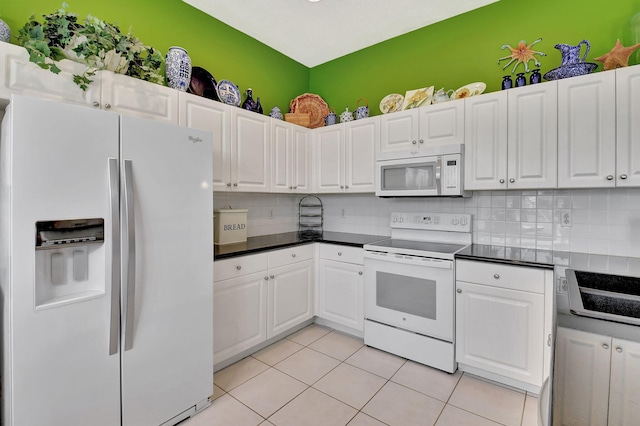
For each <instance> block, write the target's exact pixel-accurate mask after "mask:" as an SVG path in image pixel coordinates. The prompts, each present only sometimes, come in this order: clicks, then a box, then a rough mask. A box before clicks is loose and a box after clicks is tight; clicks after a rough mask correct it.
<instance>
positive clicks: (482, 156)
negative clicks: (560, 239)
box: [465, 82, 558, 190]
mask: <svg viewBox="0 0 640 426" xmlns="http://www.w3.org/2000/svg"><path fill="white" fill-rule="evenodd" d="M557 98H558V95H557V85H556V83H555V82H551V83H545V84H536V85H531V86H527V87H519V88H515V89H510V90H508V91H502V92H495V93H489V94H487V95H482V96H477V97H471V98H467V99H466V100H465V110H466V111H465V117H466V125H465V189H470V190H473V189H476V190H478V189H507V188H509V189H528V188H532V189H535V188H555V187H556V184H557V170H556V168H557V167H556V166H557V141H558V139H557V129H558V126H557Z"/></svg>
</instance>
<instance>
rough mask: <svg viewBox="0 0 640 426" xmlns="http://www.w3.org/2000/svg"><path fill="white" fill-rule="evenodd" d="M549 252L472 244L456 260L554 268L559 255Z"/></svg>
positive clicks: (457, 255)
mask: <svg viewBox="0 0 640 426" xmlns="http://www.w3.org/2000/svg"><path fill="white" fill-rule="evenodd" d="M554 253H555V252H553V251H549V250H537V249H527V248H520V247H503V246H491V245H483V244H471V245H470V246H469V247H467V248H465V249H464V250H462V251H459V252H458V253H456V256H455V257H456V259H466V260H482V261H486V262H494V263H504V264H508V265H518V266H530V267H534V268H545V269H550V268H553V267H554V265H555V264H556V260H559V259H556V258H557V257H558V255H554Z"/></svg>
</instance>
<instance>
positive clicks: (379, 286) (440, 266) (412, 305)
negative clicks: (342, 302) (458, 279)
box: [364, 252, 454, 342]
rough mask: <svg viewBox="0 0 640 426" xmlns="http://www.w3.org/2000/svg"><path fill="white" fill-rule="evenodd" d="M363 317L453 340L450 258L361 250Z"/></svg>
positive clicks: (449, 340)
mask: <svg viewBox="0 0 640 426" xmlns="http://www.w3.org/2000/svg"><path fill="white" fill-rule="evenodd" d="M364 312H365V318H367V319H369V320H373V321H377V322H380V323H382V324H387V325H391V326H395V327H398V328H402V329H405V330H409V331H413V332H415V333H420V334H424V335H426V336H431V337H435V338H438V339H442V340H445V341H448V342H453V321H454V270H453V261H452V260H440V259H431V258H426V257H419V256H405V255H396V254H390V253H379V252H365V259H364Z"/></svg>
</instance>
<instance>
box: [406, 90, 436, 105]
mask: <svg viewBox="0 0 640 426" xmlns="http://www.w3.org/2000/svg"><path fill="white" fill-rule="evenodd" d="M432 99H433V86H429V87H423V88H422V89H415V90H407V93H405V94H404V102H403V104H402V109H411V108H418V107H421V106H424V105H429V104H430V103H431V100H432Z"/></svg>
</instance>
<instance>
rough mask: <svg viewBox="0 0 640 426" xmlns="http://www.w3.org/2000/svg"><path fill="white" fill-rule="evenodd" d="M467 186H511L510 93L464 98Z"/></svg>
mask: <svg viewBox="0 0 640 426" xmlns="http://www.w3.org/2000/svg"><path fill="white" fill-rule="evenodd" d="M464 105H465V109H464V123H465V124H464V134H465V145H464V155H465V159H464V188H465V189H467V190H476V189H506V188H507V112H508V108H507V93H506V92H497V93H489V94H486V95H482V96H477V97H476V96H474V97H470V98H467V99H465V101H464Z"/></svg>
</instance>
